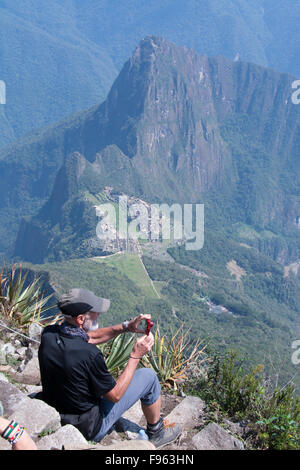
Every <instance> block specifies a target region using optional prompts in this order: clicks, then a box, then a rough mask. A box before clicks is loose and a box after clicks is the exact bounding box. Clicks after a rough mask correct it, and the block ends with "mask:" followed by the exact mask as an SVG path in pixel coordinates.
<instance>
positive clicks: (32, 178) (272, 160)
mask: <svg viewBox="0 0 300 470" xmlns="http://www.w3.org/2000/svg"><path fill="white" fill-rule="evenodd" d="M293 81H294V78H293V77H291V76H288V75H284V74H279V73H277V72H275V71H273V70H270V69H265V68H263V67H259V66H256V65H254V64H248V63H242V62H231V61H229V60H227V59H225V58H222V57H217V58H208V57H206V56H199V55H197V54H196V53H195V52H194V51H192V50H187V49H186V48H179V47H177V46H175V45H174V44H171V43H169V42H167V41H166V40H164V39H161V38H157V37H147V38H145V39H144V40H143V41H142V42H141V43H140V44H139V46H138V47H137V49H136V50H135V52H134V54H133V56H132V57H131V58H130V59H129V60H128V61H127V62H126V64H125V65H124V67H123V69H122V71H121V73H120V75H119V77H118V78H117V80H116V81H115V83H114V85H113V87H112V89H111V91H110V93H109V95H108V97H107V100H106V101H105V102H104V103H103V104H101V105H100V106H98V107H95V108H93V109H91V110H89V111H87V112H85V113H82V114H81V115H79V116H76V117H74V118H72V119H70V120H68V121H66V122H63V123H61V124H59V125H58V126H56V127H55V128H53V129H51V130H49V131H46V132H43V133H42V134H40V135H37V136H35V137H34V139H33V141H30V140H29V141H27V143H26V144H25V145H22V144H19V145H18V146H15V147H12V148H10V149H9V150H8V151H6V153H3V152H2V156H1V155H0V166H1V174H0V180H1V181H0V183H2V179H3V178H5V181H3V185H2V184H1V190H0V191H1V196H3V198H2V204H1V205H2V210H3V211H4V210H6V209H7V207H10V208H11V210H12V211H13V210H14V207H16V205H18V214H19V215H18V217H20V215H21V212H22V215H26V213H27V214H28V215H31V214H33V213H34V212H35V213H36V212H37V209H38V207H41V205H42V204H43V203H45V202H46V201H47V199H49V197H50V195H51V191H52V187H53V184H54V181H55V177H56V175H57V172H58V169H59V168H60V167H61V165H62V163H63V161H64V160H65V158H66V157H67V156H68V155H69V154H71V153H73V152H79V153H80V154H81V156H82V159H83V160H82V161H84V160H86V161H87V163H88V164H89V166H90V170H91V174H90V178H88V179H85V183H84V184H85V185H86V187H89V190H90V189H91V187H90V186H91V181H92V180H93V184H92V185H93V186H94V188H93V190H92V192H99V191H101V190H102V189H103V188H104V187H105V186H106V185H110V186H113V187H114V188H115V189H116V190H118V191H121V192H122V191H123V192H125V193H127V194H132V195H136V196H140V197H143V198H144V199H146V200H148V201H158V202H159V201H160V202H195V201H199V202H204V201H205V202H208V207H209V208H210V210H211V213H210V214H209V216H210V217H211V218H212V219H213V217H214V211H215V210H216V211H218V210H219V211H220V213H222V217H223V219H222V223H224V220H230V221H231V223H232V222H233V223H235V222H243V223H245V224H248V225H252V226H255V227H256V228H260V229H267V228H268V229H271V230H274V232H275V233H289V234H291V236H293V237H294V236H297V234H299V231H298V224H297V220H298V219H297V217H299V215H300V214H298V212H299V183H300V181H299V180H300V163H299V162H300V158H299V157H300V155H299V154H300V145H299V143H300V118H299V107H297V106H295V105H294V104H293V103H292V101H291V94H292V88H291V84H292V82H293ZM82 164H83V163H82ZM83 165H85V164H83ZM18 175H19V176H18ZM59 181H60V180H59V177H58V179H57V180H56V183H55V189H54V193H55V194H57V193H60V191H59V190H58V189H57V188H58V186H60V185H63V186H64V183H62V182H61V183H60V182H59ZM12 187H13V189H12ZM55 194H53V195H52V196H51V201H52V202H51V207H53V208H55V206H56V207H57V208H60V207H61V206H62V204H63V203H62V201H58V200H57V201H56V199H55V197H56V196H55ZM65 197H67V196H65ZM30 201H32V205H31V204H30ZM55 201H56V202H55ZM49 203H50V202H49ZM49 203H48V204H47V207H48V208H49ZM22 209H23V210H22ZM53 210H55V209H53ZM24 211H25V214H24ZM26 211H27V212H26ZM44 213H45V210H44V211H43V210H42V212H41V213H40V215H39V217H41V218H42V219H43V218H44V215H43V214H44ZM14 217H15V218H16V215H15V212H14ZM215 217H217V213H216V216H215ZM224 218H225V219H224ZM226 218H227V219H226ZM7 244H8V242H7ZM6 248H7V246H6V247H5V246H3V245H2V250H4V249H6ZM23 248H24V249H25V247H24V246H23V247H20V246H19V248H18V250H17V252H18V253H19V254H20V256H22V249H23ZM296 251H297V250H296Z"/></svg>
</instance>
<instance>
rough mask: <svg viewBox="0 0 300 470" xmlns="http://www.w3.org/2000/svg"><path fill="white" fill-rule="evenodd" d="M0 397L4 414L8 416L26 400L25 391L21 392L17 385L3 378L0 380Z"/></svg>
mask: <svg viewBox="0 0 300 470" xmlns="http://www.w3.org/2000/svg"><path fill="white" fill-rule="evenodd" d="M0 397H1V401H2V405H3V408H4V416H10V415H11V414H12V413H14V412H15V411H16V410H17V409H18V408H19V407H20V406H23V404H25V401H26V400H28V398H27V396H26V395H25V393H22V392H21V391H20V390H19V389H18V388H17V387H15V386H14V385H12V384H11V383H10V382H8V381H5V380H0Z"/></svg>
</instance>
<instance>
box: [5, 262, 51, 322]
mask: <svg viewBox="0 0 300 470" xmlns="http://www.w3.org/2000/svg"><path fill="white" fill-rule="evenodd" d="M4 271H5V267H4V266H3V267H2V269H1V271H0V314H2V315H3V316H4V317H6V318H7V319H8V320H9V321H10V322H12V323H16V324H17V325H18V326H20V327H26V326H28V325H29V324H30V323H32V322H42V318H41V317H42V314H43V313H45V312H46V311H47V310H49V309H50V308H52V307H46V304H47V303H48V300H49V299H50V298H51V297H52V294H51V295H48V296H46V297H44V295H43V294H42V292H41V288H40V285H39V282H40V278H36V279H34V280H33V281H32V282H31V283H29V284H28V285H27V286H26V287H25V282H26V279H27V276H28V272H26V273H25V274H23V273H22V269H21V267H20V268H19V273H18V274H17V266H16V265H13V266H12V267H11V268H10V271H9V272H8V273H7V274H4Z"/></svg>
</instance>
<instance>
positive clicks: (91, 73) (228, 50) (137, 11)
mask: <svg viewBox="0 0 300 470" xmlns="http://www.w3.org/2000/svg"><path fill="white" fill-rule="evenodd" d="M299 18H300V6H299V2H298V1H297V0H272V1H271V0H250V1H249V0H226V1H225V0H186V1H185V2H182V1H181V0H161V1H160V2H157V1H156V0H126V1H124V0H115V1H114V2H111V1H107V0H85V1H84V2H82V1H78V0H52V1H51V2H47V1H46V0H40V1H39V2H34V1H33V0H15V1H13V2H12V1H11V0H3V1H2V2H1V5H0V80H5V82H6V84H7V90H8V95H7V98H8V99H7V104H6V105H5V115H4V114H2V113H1V111H0V131H1V132H0V146H1V147H3V146H4V145H6V144H7V143H9V142H12V141H13V140H14V139H16V138H19V137H21V136H23V135H25V134H26V133H28V132H30V131H32V130H33V129H37V128H40V127H42V126H47V125H51V124H53V123H55V122H57V121H58V120H59V119H62V118H64V117H65V116H67V115H69V114H71V113H73V112H79V111H81V110H83V109H86V108H88V107H89V106H93V105H94V104H96V103H99V102H101V101H102V100H103V99H105V97H106V94H107V92H108V90H109V88H110V86H111V84H112V82H113V80H114V79H115V78H116V76H117V74H118V72H119V71H120V70H121V68H122V66H123V64H124V62H125V61H126V60H127V58H128V57H129V56H130V55H131V53H132V51H133V50H134V48H135V46H136V44H137V43H138V42H139V41H140V40H141V38H143V37H145V36H147V35H157V36H162V37H165V38H166V39H167V40H169V41H172V42H175V43H176V44H178V45H180V46H187V47H192V48H193V49H194V50H195V51H196V52H197V53H199V54H206V55H209V56H218V55H222V56H225V57H227V58H228V59H230V60H234V59H235V60H242V61H247V62H253V63H257V64H259V65H263V66H266V67H272V68H275V69H277V70H278V71H280V72H287V73H292V74H294V75H295V76H300V60H299V57H300V55H299V46H298V43H299V41H298V24H299Z"/></svg>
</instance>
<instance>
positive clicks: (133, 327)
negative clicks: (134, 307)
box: [127, 313, 151, 334]
mask: <svg viewBox="0 0 300 470" xmlns="http://www.w3.org/2000/svg"><path fill="white" fill-rule="evenodd" d="M146 318H148V319H149V320H150V319H151V315H143V314H142V313H141V314H140V315H139V316H138V317H135V318H133V319H132V320H129V322H128V325H127V330H128V331H130V332H131V333H144V334H145V333H146V331H147V330H146V328H144V329H142V328H139V325H140V323H141V321H143V320H145V319H146Z"/></svg>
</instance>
